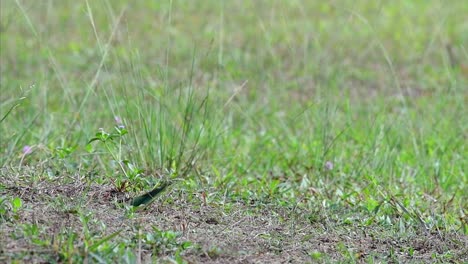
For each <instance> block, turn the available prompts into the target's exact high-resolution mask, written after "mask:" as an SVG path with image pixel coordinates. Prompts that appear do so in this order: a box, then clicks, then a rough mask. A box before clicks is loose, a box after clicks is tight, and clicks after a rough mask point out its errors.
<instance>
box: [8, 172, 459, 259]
mask: <svg viewBox="0 0 468 264" xmlns="http://www.w3.org/2000/svg"><path fill="white" fill-rule="evenodd" d="M21 182H22V181H17V180H11V179H10V180H9V179H6V178H5V177H3V178H2V182H1V184H2V185H3V186H4V187H5V188H3V189H0V197H1V196H3V197H5V196H6V197H20V198H21V199H22V201H23V205H22V208H21V210H20V212H19V213H18V214H17V216H16V219H15V216H14V215H13V213H12V212H7V215H6V217H2V218H0V221H1V222H0V262H10V261H12V260H13V259H18V258H20V260H21V261H25V262H35V263H48V262H61V261H62V257H61V256H60V253H59V250H58V248H59V247H60V246H62V247H63V245H60V244H58V243H59V242H57V241H58V238H59V237H60V234H63V233H64V232H67V231H69V232H71V231H73V232H75V233H77V234H81V237H79V239H77V241H76V242H74V246H75V248H77V249H78V248H80V247H81V248H83V247H82V245H83V244H82V243H83V240H84V237H85V234H86V233H88V234H93V236H94V237H95V238H98V237H104V236H106V235H109V234H112V233H114V232H117V231H121V232H120V233H119V235H118V236H117V237H115V238H113V240H112V241H122V240H124V241H136V238H137V237H138V234H147V233H151V232H154V228H156V229H158V230H172V231H177V232H179V233H180V234H181V235H180V237H178V238H177V240H178V241H190V242H192V243H193V246H192V247H191V248H189V249H187V250H185V251H183V253H182V254H181V256H182V258H183V259H184V260H186V261H187V262H189V263H310V262H314V263H315V262H337V261H346V260H349V259H355V260H357V261H358V262H369V261H370V260H374V261H379V262H381V261H384V262H405V263H407V262H410V263H414V262H416V263H432V262H447V261H448V262H452V263H464V262H465V263H466V262H467V261H468V253H467V249H468V238H467V236H465V235H463V234H461V233H458V232H448V231H433V230H431V231H429V230H425V229H424V228H419V227H413V228H407V229H406V231H405V232H401V231H398V230H399V229H398V228H397V227H393V226H382V225H377V224H370V225H364V224H363V223H362V224H359V221H357V223H356V222H355V223H353V224H350V223H347V222H346V221H342V220H340V212H339V210H335V211H331V210H317V211H316V212H311V211H307V210H304V209H298V208H285V207H281V206H276V205H271V204H267V203H264V202H263V203H259V202H255V201H252V203H244V202H235V201H230V202H228V203H226V204H224V205H223V204H222V203H220V202H218V203H210V201H209V199H208V200H207V202H206V204H205V203H204V201H203V199H201V198H200V195H199V194H192V193H187V192H184V191H181V190H177V188H174V189H172V190H170V191H168V192H167V193H165V194H163V195H162V196H161V197H160V199H159V200H158V201H156V202H155V203H153V204H152V205H151V206H149V207H148V208H146V209H145V210H141V211H137V212H135V213H134V215H133V216H129V210H128V208H125V206H123V205H122V204H121V202H122V201H124V202H125V201H126V200H128V196H129V195H128V194H125V193H122V192H118V191H116V190H115V189H114V188H113V187H112V186H108V185H104V186H99V185H92V186H86V185H84V184H73V185H72V184H66V185H61V184H57V182H59V181H42V182H39V183H36V184H34V185H25V184H21ZM80 215H81V217H83V215H88V216H89V221H88V224H87V229H88V230H84V228H83V227H84V226H86V225H84V224H83V221H82V220H80ZM343 215H344V214H343ZM4 219H8V220H4ZM81 219H82V218H81ZM24 224H36V225H37V226H38V227H39V230H40V231H39V232H38V234H39V235H38V237H36V239H38V240H48V241H52V242H51V243H50V244H49V245H46V246H40V245H38V244H37V243H33V239H32V238H31V237H28V236H25V235H24V233H23V232H22V231H21V230H22V229H21V226H23V225H24ZM54 241H55V242H54ZM136 251H137V254H139V255H140V256H141V259H142V261H143V262H151V261H154V259H155V257H154V255H155V253H154V252H155V248H154V246H153V247H152V246H149V245H141V246H139V247H137V248H136ZM77 252H79V251H77ZM158 255H159V257H158V258H159V259H160V260H161V262H167V260H168V259H167V258H168V257H170V256H173V255H174V251H173V250H171V249H170V248H159V249H158ZM165 260H166V261H165Z"/></svg>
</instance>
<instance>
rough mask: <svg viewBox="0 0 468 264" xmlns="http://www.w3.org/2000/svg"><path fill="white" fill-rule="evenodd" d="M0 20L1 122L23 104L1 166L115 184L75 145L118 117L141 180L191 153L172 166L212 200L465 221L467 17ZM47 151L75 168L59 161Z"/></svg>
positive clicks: (157, 4)
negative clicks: (398, 211) (51, 167)
mask: <svg viewBox="0 0 468 264" xmlns="http://www.w3.org/2000/svg"><path fill="white" fill-rule="evenodd" d="M0 12H1V18H0V30H1V35H0V45H1V46H0V47H1V49H0V58H1V60H0V66H1V68H0V70H1V71H0V74H1V79H0V89H1V94H0V96H1V106H0V107H1V108H0V110H1V113H2V114H1V116H3V115H4V114H5V113H6V112H7V110H8V109H9V108H10V107H11V106H13V105H14V104H15V102H16V100H17V98H19V97H20V96H21V95H22V93H23V92H24V93H25V96H26V99H24V100H22V101H21V105H20V106H19V107H17V108H15V109H14V111H12V112H11V114H10V115H9V116H8V117H7V118H6V119H5V120H4V121H3V122H2V123H1V126H0V129H1V130H0V134H1V139H0V149H1V150H0V151H1V155H2V158H1V159H0V161H1V163H2V165H3V166H8V165H16V164H18V160H19V157H20V156H21V150H22V148H23V146H25V145H33V146H35V149H36V151H35V152H34V155H31V156H30V157H28V160H27V162H28V164H31V165H34V164H43V163H45V162H47V161H53V163H54V164H59V165H57V166H59V167H60V166H62V165H61V164H62V163H63V164H66V166H65V167H66V168H67V170H70V171H91V170H94V169H96V168H98V170H99V171H104V172H105V173H103V174H106V175H111V174H112V171H113V169H112V168H111V167H112V166H110V165H109V162H108V160H106V158H105V157H101V156H98V157H97V158H96V156H95V155H88V154H87V153H88V152H86V149H85V145H86V142H87V140H88V139H89V138H90V137H91V136H92V135H94V133H95V132H96V131H97V129H98V128H101V127H104V128H106V129H108V128H111V127H112V126H113V125H114V116H119V117H121V118H122V119H123V120H124V123H125V125H126V126H127V127H128V129H129V131H130V135H129V138H127V142H126V149H125V151H126V153H127V155H128V157H131V158H132V160H133V161H134V162H135V163H136V164H138V166H140V167H142V168H144V169H145V170H147V171H149V172H151V171H153V170H158V169H160V168H171V166H174V164H173V162H174V161H173V160H172V158H173V157H172V156H174V155H177V151H178V150H179V149H180V148H178V147H177V146H180V144H179V143H180V142H182V141H186V143H187V144H186V147H185V149H184V150H183V152H184V153H183V155H182V156H183V157H182V160H181V161H180V162H181V163H184V162H185V163H187V162H189V161H190V162H196V165H194V167H195V169H196V170H195V171H196V172H197V173H196V174H197V175H201V176H202V177H201V178H197V179H199V181H202V182H204V183H207V184H210V186H214V188H215V189H216V188H218V189H216V190H219V191H220V192H224V191H226V192H228V193H231V192H232V193H236V194H240V196H241V197H252V196H259V197H265V196H266V197H279V198H281V199H280V200H283V199H285V200H288V199H293V200H294V199H299V198H298V197H309V196H310V197H312V198H311V199H312V200H313V199H315V198H313V197H316V196H315V195H316V194H317V193H319V194H320V195H321V196H320V197H319V198H317V199H318V200H320V199H326V200H328V201H330V202H333V201H343V203H345V204H353V205H359V204H361V203H363V204H364V206H366V205H369V206H370V207H369V208H370V209H375V206H376V205H375V203H374V201H379V200H381V199H383V198H382V197H386V195H396V196H401V197H402V198H401V199H402V200H404V204H405V205H406V206H410V207H415V208H422V209H421V210H422V211H423V214H425V215H427V216H428V217H429V216H431V215H432V213H433V212H437V213H446V212H447V213H448V218H449V219H451V220H450V221H449V222H450V223H453V221H455V222H456V221H459V219H463V217H465V218H466V207H465V205H464V202H463V200H466V198H467V197H466V184H467V178H466V169H467V163H466V157H467V156H468V155H467V150H466V128H467V127H466V124H467V123H468V122H466V121H467V120H466V116H467V115H466V114H467V113H466V108H465V105H466V101H467V92H466V87H467V74H466V71H464V68H463V67H464V66H463V65H466V64H467V58H468V55H467V54H468V53H467V47H466V44H467V43H468V22H467V20H466V14H467V13H468V6H467V5H466V4H465V3H464V1H450V3H448V2H445V1H390V2H388V1H359V2H356V1H329V2H321V1H186V2H182V1H135V2H129V1H117V0H116V1H19V0H18V1H9V0H2V1H1V11H0ZM447 47H451V48H452V49H453V51H454V54H455V55H454V59H451V58H450V56H449V53H448V50H447ZM22 91H23V92H22ZM206 98H208V99H207V100H208V101H207V102H208V103H207V104H206V105H204V104H203V102H204V101H203V100H204V99H206ZM187 105H190V107H189V108H187ZM202 106H203V107H202ZM186 111H189V113H190V120H191V121H190V122H191V123H190V124H191V128H190V129H191V130H190V132H189V133H188V134H184V133H183V132H182V130H183V126H184V124H187V119H186V117H187V115H185V114H184V113H185V112H186ZM178 144H179V145H178ZM58 147H59V148H67V147H71V148H72V149H73V151H70V153H69V154H70V155H67V156H66V157H65V158H62V159H58V160H57V159H55V157H56V156H55V154H54V153H55V152H56V150H57V148H58ZM194 152H197V156H196V158H194V159H191V158H190V157H191V155H192V153H194ZM171 155H172V156H171ZM327 161H331V162H333V164H334V168H333V170H332V171H331V172H326V171H325V170H324V168H323V166H324V164H325V162H327ZM70 164H71V165H70ZM179 165H180V164H179ZM179 165H178V164H176V166H179ZM96 166H97V167H96ZM180 166H181V165H180ZM60 168H61V167H60ZM106 171H107V172H106ZM94 180H96V181H99V179H94ZM103 180H104V181H105V180H106V178H105V177H103ZM247 187H248V188H247ZM311 188H312V189H313V191H310V189H311ZM221 190H223V191H221ZM427 196H430V197H435V198H437V199H438V201H439V204H438V205H437V206H436V207H434V206H433V204H432V202H429V200H428V199H426V198H427ZM324 197H325V198H324ZM425 197H426V198H425ZM453 198H455V199H453ZM421 204H425V205H424V206H422V205H421ZM419 206H421V207H419ZM447 208H450V209H447ZM425 210H427V211H425ZM431 217H432V216H431ZM457 219H458V220H457ZM462 221H463V220H462ZM449 225H450V224H449Z"/></svg>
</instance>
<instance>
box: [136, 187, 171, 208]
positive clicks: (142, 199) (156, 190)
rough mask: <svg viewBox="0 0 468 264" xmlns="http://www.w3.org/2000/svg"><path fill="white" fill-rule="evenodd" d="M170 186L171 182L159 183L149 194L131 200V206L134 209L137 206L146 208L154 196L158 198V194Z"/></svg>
mask: <svg viewBox="0 0 468 264" xmlns="http://www.w3.org/2000/svg"><path fill="white" fill-rule="evenodd" d="M171 184H172V182H170V181H163V182H161V183H160V184H159V185H158V186H156V187H155V188H154V189H153V190H151V191H150V192H147V193H145V194H143V195H141V196H138V197H135V198H133V200H132V202H131V205H132V206H134V207H137V206H140V205H144V206H147V205H149V204H151V203H152V202H153V201H154V200H155V198H156V196H158V194H160V193H161V192H162V191H164V190H165V189H166V188H167V187H168V186H169V185H171Z"/></svg>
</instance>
